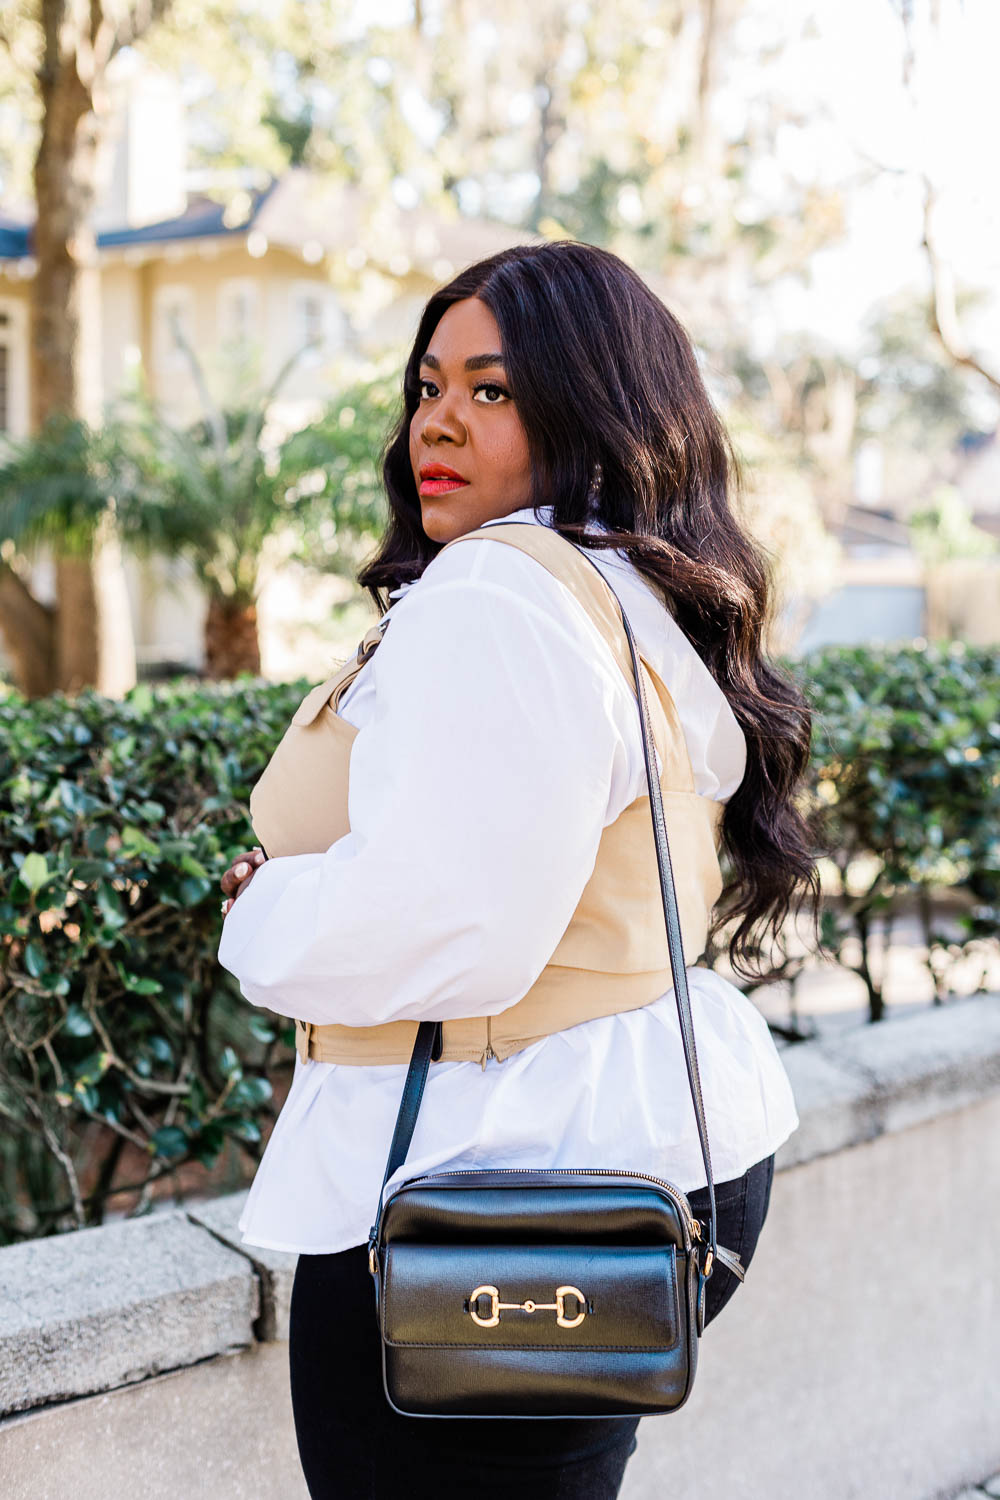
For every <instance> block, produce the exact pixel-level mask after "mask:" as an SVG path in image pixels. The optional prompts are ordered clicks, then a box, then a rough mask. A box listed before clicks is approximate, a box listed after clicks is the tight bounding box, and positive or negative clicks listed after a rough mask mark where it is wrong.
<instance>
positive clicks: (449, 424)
mask: <svg viewBox="0 0 1000 1500" xmlns="http://www.w3.org/2000/svg"><path fill="white" fill-rule="evenodd" d="M420 436H421V438H422V440H423V441H424V442H425V443H427V444H432V443H439V442H441V441H442V439H444V440H446V441H449V442H452V443H464V442H465V425H464V423H463V422H462V419H461V417H460V416H459V414H458V410H457V407H456V404H455V401H454V400H453V399H449V398H448V397H447V396H442V398H441V400H440V401H436V402H435V403H434V409H433V411H429V412H428V413H427V415H426V417H425V418H424V424H423V427H422V428H421V431H420Z"/></svg>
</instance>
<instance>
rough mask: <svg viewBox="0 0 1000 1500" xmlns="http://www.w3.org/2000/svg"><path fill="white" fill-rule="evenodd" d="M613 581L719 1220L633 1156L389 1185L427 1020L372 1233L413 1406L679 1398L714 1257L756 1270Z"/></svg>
mask: <svg viewBox="0 0 1000 1500" xmlns="http://www.w3.org/2000/svg"><path fill="white" fill-rule="evenodd" d="M571 545H573V546H575V545H576V544H575V543H571ZM577 550H578V551H581V552H583V555H584V556H587V554H586V552H585V551H584V549H582V548H577ZM587 560H588V561H589V562H591V563H592V566H593V567H595V568H596V567H597V564H596V563H594V562H593V560H592V559H591V558H589V557H588V559H587ZM598 571H600V569H598ZM601 576H602V577H603V576H604V575H603V573H602V575H601ZM605 582H607V580H606V579H605ZM608 587H609V588H611V585H610V584H609V585H608ZM611 591H612V593H613V594H614V595H615V598H616V600H618V607H619V609H620V610H621V616H622V622H623V624H624V626H625V633H626V635H627V637H628V643H629V651H630V653H631V657H632V668H633V671H634V673H635V685H636V698H637V701H638V705H639V715H640V720H641V725H642V739H643V753H644V757H645V764H646V775H647V778H648V781H649V792H650V797H649V801H650V809H651V811H652V818H653V831H654V835H655V839H656V858H657V865H658V867H659V875H660V888H661V892H662V895H663V913H664V917H665V919H666V928H667V943H668V948H669V953H670V967H671V971H672V975H673V982H674V996H675V998H676V1002H677V1013H678V1015H679V1017H680V1028H681V1037H682V1040H683V1046H684V1058H685V1062H686V1064H687V1075H688V1082H689V1085H690V1090H691V1098H692V1101H693V1104H694V1110H695V1115H696V1117H697V1122H698V1135H699V1139H700V1142H701V1153H702V1159H703V1161H704V1165H705V1173H706V1177H707V1182H708V1199H709V1211H708V1224H707V1232H706V1231H703V1229H702V1225H701V1223H700V1221H699V1220H698V1219H697V1218H696V1217H695V1215H694V1213H693V1212H692V1209H691V1206H690V1203H689V1202H688V1199H687V1197H686V1196H685V1194H684V1193H682V1192H681V1191H680V1190H679V1189H678V1188H676V1187H674V1186H673V1185H672V1184H671V1183H669V1182H666V1181H663V1180H661V1179H659V1178H656V1177H651V1176H648V1175H646V1174H644V1173H641V1172H629V1171H624V1170H623V1171H621V1172H617V1171H614V1170H610V1169H603V1168H586V1167H579V1168H572V1169H571V1168H552V1169H541V1168H539V1169H530V1168H493V1169H490V1168H483V1169H479V1170H475V1169H473V1170H465V1171H455V1172H435V1173H431V1174H429V1175H426V1176H422V1177H416V1178H412V1179H411V1180H410V1181H408V1182H403V1183H402V1184H401V1185H400V1186H398V1187H397V1188H396V1189H395V1190H394V1191H393V1192H392V1193H390V1194H389V1196H388V1197H386V1196H385V1187H386V1183H387V1182H388V1181H389V1178H390V1177H391V1176H392V1175H393V1173H394V1172H395V1171H396V1170H397V1169H398V1168H399V1167H400V1166H401V1165H402V1164H403V1162H405V1160H406V1154H407V1151H408V1149H409V1145H410V1140H411V1138H412V1136H413V1131H414V1127H415V1125H416V1121H417V1112H418V1110H419V1108H420V1100H421V1096H422V1094H423V1090H424V1085H425V1083H426V1081H427V1073H428V1069H429V1066H430V1064H431V1062H432V1061H433V1060H435V1059H436V1058H438V1057H439V1056H440V1052H441V1022H440V1021H422V1022H421V1023H420V1025H419V1027H418V1029H417V1037H416V1041H415V1043H414V1047H413V1053H412V1056H411V1058H410V1064H409V1069H408V1071H407V1075H406V1082H405V1084H404V1087H403V1097H402V1101H401V1103H400V1106H399V1113H398V1116H397V1119H396V1128H395V1131H394V1133H393V1137H392V1143H391V1145H390V1147H389V1158H388V1161H387V1162H386V1168H385V1175H384V1177H383V1179H382V1190H381V1193H380V1197H379V1210H378V1215H377V1218H376V1221H375V1224H374V1225H373V1227H372V1230H371V1234H370V1236H369V1242H368V1265H369V1269H370V1271H371V1273H372V1275H373V1277H374V1278H375V1286H376V1310H377V1316H378V1321H379V1331H380V1335H381V1340H382V1374H383V1382H384V1385H385V1394H386V1398H387V1400H388V1401H389V1404H390V1405H391V1406H392V1407H393V1408H394V1409H395V1410H396V1411H398V1412H400V1413H401V1414H403V1415H405V1416H414V1417H520V1418H524V1417H541V1418H546V1417H620V1416H645V1415H651V1414H653V1413H658V1412H669V1411H676V1410H677V1408H678V1407H680V1406H681V1405H683V1403H684V1402H685V1401H686V1400H687V1397H688V1395H689V1393H690V1391H691V1387H692V1383H693V1381H694V1376H695V1370H696V1368H697V1360H698V1340H699V1338H700V1337H701V1333H702V1330H703V1328H704V1317H705V1284H706V1282H707V1280H708V1278H709V1276H711V1274H712V1267H713V1263H714V1262H715V1261H719V1262H720V1263H721V1264H723V1265H725V1266H726V1267H727V1268H728V1269H730V1270H731V1271H733V1272H734V1273H735V1274H736V1275H737V1276H738V1277H739V1279H740V1280H741V1281H742V1280H743V1277H744V1268H743V1266H742V1264H741V1262H740V1259H739V1256H738V1255H736V1254H734V1253H733V1252H732V1251H731V1250H726V1249H724V1248H723V1247H721V1246H719V1245H717V1244H716V1239H715V1234H716V1212H715V1185H714V1182H713V1179H712V1162H711V1157H710V1155H709V1148H708V1131H707V1129H706V1125H705V1108H704V1102H703V1100H702V1092H701V1079H700V1077H699V1074H698V1060H697V1055H696V1052H695V1040H694V1027H693V1024H692V1019H691V1003H690V998H689V994H688V985H687V972H686V969H685V966H684V950H683V945H682V941H681V925H680V917H679V914H678V910H677V897H676V893H675V890H674V881H673V871H672V868H671V864H670V851H669V848H668V845H667V831H666V825H665V822H664V817H663V801H662V798H661V794H660V780H659V776H658V774H657V769H656V757H655V753H654V750H653V737H652V730H651V726H650V719H649V707H648V704H647V701H646V691H645V685H644V682H643V677H642V673H641V672H640V669H639V659H638V653H637V651H636V646H635V640H634V638H633V635H632V630H631V627H630V625H629V622H628V619H627V617H626V615H625V611H624V609H622V605H621V600H620V599H618V595H617V593H616V592H615V590H614V589H612V590H611ZM568 1082H571V1080H569V1081H568ZM706 1233H707V1237H706Z"/></svg>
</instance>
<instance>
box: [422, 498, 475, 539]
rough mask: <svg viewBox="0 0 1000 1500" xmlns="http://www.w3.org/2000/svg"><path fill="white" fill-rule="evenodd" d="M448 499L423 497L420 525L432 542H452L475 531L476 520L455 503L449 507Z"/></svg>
mask: <svg viewBox="0 0 1000 1500" xmlns="http://www.w3.org/2000/svg"><path fill="white" fill-rule="evenodd" d="M448 498H449V497H446V496H443V495H440V496H433V495H432V496H429V497H428V496H421V500H420V523H421V525H422V526H423V528H424V531H425V533H426V534H427V536H429V537H430V539H431V541H432V542H441V543H442V544H443V543H444V542H451V541H454V539H455V537H457V536H463V535H464V534H465V532H467V531H472V530H474V529H475V526H476V522H475V519H474V518H473V517H472V516H470V515H469V514H468V512H467V511H466V510H464V509H460V508H459V507H458V506H456V505H455V504H454V502H452V504H450V505H449V504H448V503H447V501H448Z"/></svg>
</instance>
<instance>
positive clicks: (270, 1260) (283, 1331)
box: [187, 1189, 298, 1343]
mask: <svg viewBox="0 0 1000 1500" xmlns="http://www.w3.org/2000/svg"><path fill="white" fill-rule="evenodd" d="M246 1199H247V1190H246V1189H244V1190H243V1192H240V1193H227V1194H226V1196H225V1197H224V1198H215V1199H213V1201H212V1202H211V1203H197V1204H194V1205H193V1206H192V1207H191V1208H189V1209H188V1211H187V1213H188V1218H189V1219H191V1220H192V1221H193V1222H194V1223H195V1224H200V1225H201V1226H202V1227H203V1228H204V1229H207V1230H208V1231H209V1233H211V1234H214V1235H215V1237H216V1239H218V1240H220V1241H221V1242H222V1244H223V1245H225V1246H226V1247H227V1248H228V1249H230V1250H236V1251H238V1252H239V1254H240V1255H245V1256H246V1258H247V1260H249V1261H250V1263H251V1265H252V1266H253V1268H254V1270H255V1271H256V1273H257V1278H258V1281H259V1283H260V1316H259V1317H258V1319H257V1322H256V1324H255V1325H254V1332H255V1333H256V1335H257V1337H258V1339H260V1340H261V1341H262V1342H263V1343H269V1342H270V1341H271V1340H272V1339H287V1338H288V1305H289V1302H290V1300H291V1295H292V1279H293V1277H294V1275H295V1263H296V1261H297V1260H298V1256H297V1255H289V1254H287V1253H286V1252H285V1251H282V1250H262V1249H261V1248H260V1246H259V1245H245V1244H244V1243H243V1241H242V1239H241V1237H240V1231H239V1228H238V1221H239V1217H240V1214H241V1213H242V1212H243V1205H244V1203H245V1202H246Z"/></svg>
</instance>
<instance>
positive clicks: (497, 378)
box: [410, 297, 531, 543]
mask: <svg viewBox="0 0 1000 1500" xmlns="http://www.w3.org/2000/svg"><path fill="white" fill-rule="evenodd" d="M410 467H411V468H412V470H413V480H414V483H415V484H416V486H417V494H418V495H419V496H420V519H421V523H422V525H423V528H424V531H425V532H426V533H427V535H428V536H429V537H431V538H432V539H433V540H434V541H436V542H442V543H444V542H450V541H452V540H453V538H454V537H457V536H462V535H464V533H465V532H467V531H474V530H475V528H476V527H477V526H480V525H482V523H483V522H484V521H490V520H493V519H495V518H496V517H497V516H506V515H509V514H510V512H511V511H514V510H520V509H521V508H522V507H524V506H526V505H528V504H529V503H530V496H531V462H530V458H529V455H528V440H527V438H526V437H525V434H524V429H523V427H522V426H521V420H520V418H519V417H518V415H517V408H516V407H515V405H514V402H513V400H512V399H511V396H510V395H509V393H508V386H507V382H506V379H505V377H504V367H503V351H502V349H501V347H500V330H499V329H498V327H497V324H496V319H495V318H494V316H493V314H492V313H491V312H490V310H489V308H488V307H487V306H486V304H485V303H484V302H480V301H479V298H478V297H467V298H466V299H465V300H464V301H462V302H454V303H452V305H451V307H449V308H448V311H447V312H446V313H444V314H443V315H442V317H441V320H440V322H439V323H438V325H437V327H436V328H435V330H434V332H433V334H432V335H431V341H430V344H429V345H428V347H427V349H426V350H425V351H424V357H423V359H422V360H421V362H420V402H419V405H418V406H417V409H416V411H415V412H414V413H413V417H412V418H411V420H410ZM442 470H443V471H447V472H444V473H442ZM455 476H458V477H457V478H456V477H455Z"/></svg>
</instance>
